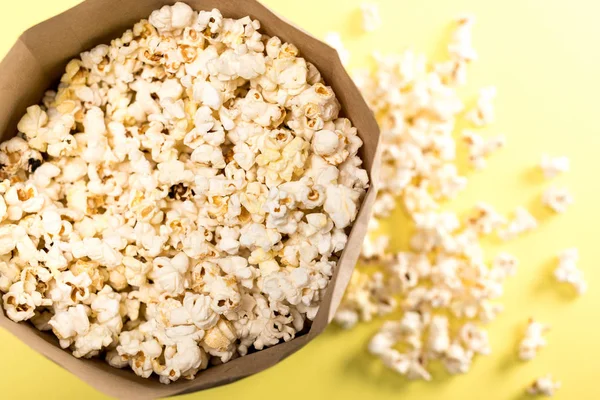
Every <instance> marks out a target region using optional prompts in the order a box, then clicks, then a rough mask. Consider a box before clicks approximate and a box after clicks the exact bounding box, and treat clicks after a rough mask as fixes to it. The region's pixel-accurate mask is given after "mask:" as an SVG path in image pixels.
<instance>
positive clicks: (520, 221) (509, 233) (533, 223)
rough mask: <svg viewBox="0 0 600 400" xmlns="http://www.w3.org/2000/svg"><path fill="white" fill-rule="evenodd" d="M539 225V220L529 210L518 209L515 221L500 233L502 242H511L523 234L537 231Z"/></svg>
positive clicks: (515, 213) (514, 217)
mask: <svg viewBox="0 0 600 400" xmlns="http://www.w3.org/2000/svg"><path fill="white" fill-rule="evenodd" d="M537 225H538V223H537V220H536V219H535V217H534V216H533V215H531V213H530V212H529V211H527V209H525V208H524V207H517V208H516V209H515V212H514V216H513V219H512V220H511V221H510V222H509V223H508V225H507V226H506V227H504V228H502V229H501V230H499V231H498V236H499V237H500V238H501V239H502V240H511V239H514V238H515V237H517V236H519V235H521V234H523V233H526V232H530V231H532V230H534V229H536V228H537Z"/></svg>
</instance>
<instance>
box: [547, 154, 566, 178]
mask: <svg viewBox="0 0 600 400" xmlns="http://www.w3.org/2000/svg"><path fill="white" fill-rule="evenodd" d="M570 166H571V161H570V160H569V158H568V157H565V156H558V157H551V156H549V155H547V154H544V155H543V156H542V160H541V161H540V168H541V169H542V172H543V173H544V177H545V178H546V179H552V178H554V177H556V176H558V175H559V174H562V173H565V172H567V171H569V169H570Z"/></svg>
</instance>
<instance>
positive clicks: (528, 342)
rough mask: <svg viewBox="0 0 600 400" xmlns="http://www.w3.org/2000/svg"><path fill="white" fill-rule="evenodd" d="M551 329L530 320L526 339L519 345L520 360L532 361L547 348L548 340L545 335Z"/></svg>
mask: <svg viewBox="0 0 600 400" xmlns="http://www.w3.org/2000/svg"><path fill="white" fill-rule="evenodd" d="M548 330H550V327H549V326H548V325H544V324H542V323H540V322H537V321H534V320H533V319H529V324H528V325H527V330H526V331H525V337H524V338H523V340H521V343H520V344H519V358H520V359H521V360H523V361H529V360H532V359H533V358H534V357H535V356H536V354H537V352H538V350H539V349H541V348H542V347H545V346H546V339H544V337H543V335H544V333H546V332H547V331H548Z"/></svg>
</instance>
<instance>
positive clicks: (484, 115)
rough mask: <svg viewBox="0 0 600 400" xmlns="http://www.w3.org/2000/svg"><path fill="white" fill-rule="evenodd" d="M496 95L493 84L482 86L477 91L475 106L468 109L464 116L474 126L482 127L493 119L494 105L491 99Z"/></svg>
mask: <svg viewBox="0 0 600 400" xmlns="http://www.w3.org/2000/svg"><path fill="white" fill-rule="evenodd" d="M495 97H496V88H495V87H493V86H490V87H485V88H482V89H481V90H480V91H479V98H478V99H477V106H476V107H475V109H473V110H471V111H469V113H468V114H467V116H466V118H467V119H468V120H469V121H470V122H471V123H472V124H473V125H475V126H477V127H482V126H486V125H489V124H490V123H492V122H493V121H494V105H493V103H492V101H493V100H494V98H495Z"/></svg>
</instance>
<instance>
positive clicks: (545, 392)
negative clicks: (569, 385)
mask: <svg viewBox="0 0 600 400" xmlns="http://www.w3.org/2000/svg"><path fill="white" fill-rule="evenodd" d="M560 387H561V383H560V381H557V380H555V379H553V378H552V376H551V375H550V374H548V375H544V376H542V377H541V378H538V379H536V380H535V381H533V382H532V383H531V385H529V387H528V388H527V390H526V392H527V394H529V395H532V396H546V397H552V396H554V393H556V391H557V390H558V389H560Z"/></svg>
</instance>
